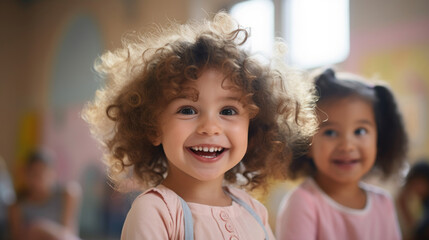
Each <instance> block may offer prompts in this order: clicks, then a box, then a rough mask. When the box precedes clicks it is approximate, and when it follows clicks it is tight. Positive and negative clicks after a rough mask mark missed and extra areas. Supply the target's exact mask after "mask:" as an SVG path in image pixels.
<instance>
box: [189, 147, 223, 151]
mask: <svg viewBox="0 0 429 240" xmlns="http://www.w3.org/2000/svg"><path fill="white" fill-rule="evenodd" d="M191 149H192V150H194V151H200V152H201V151H202V152H220V151H222V149H223V148H221V147H200V146H198V147H197V146H194V147H191Z"/></svg>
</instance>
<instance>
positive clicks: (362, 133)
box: [355, 128, 368, 135]
mask: <svg viewBox="0 0 429 240" xmlns="http://www.w3.org/2000/svg"><path fill="white" fill-rule="evenodd" d="M366 133H368V131H367V130H366V129H365V128H358V129H356V130H355V134H356V135H365V134H366Z"/></svg>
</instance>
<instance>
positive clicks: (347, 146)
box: [338, 136, 356, 152]
mask: <svg viewBox="0 0 429 240" xmlns="http://www.w3.org/2000/svg"><path fill="white" fill-rule="evenodd" d="M338 149H339V150H340V151H342V152H351V151H354V150H355V149H356V144H355V142H354V140H353V137H351V136H343V137H342V138H341V139H340V144H339V146H338Z"/></svg>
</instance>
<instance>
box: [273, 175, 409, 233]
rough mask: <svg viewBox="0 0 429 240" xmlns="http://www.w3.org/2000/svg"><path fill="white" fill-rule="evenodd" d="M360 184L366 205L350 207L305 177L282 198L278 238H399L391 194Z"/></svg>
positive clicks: (278, 219)
mask: <svg viewBox="0 0 429 240" xmlns="http://www.w3.org/2000/svg"><path fill="white" fill-rule="evenodd" d="M360 186H361V188H362V189H363V190H364V191H365V192H366V195H367V202H366V206H365V207H364V208H363V209H351V208H348V207H345V206H342V205H340V204H339V203H337V202H335V201H334V200H333V199H332V198H330V197H329V196H328V195H326V194H325V193H324V192H323V191H322V190H321V189H320V188H319V187H318V186H317V184H316V183H315V181H314V180H313V179H311V178H309V179H307V180H306V181H304V182H303V183H302V184H301V185H300V186H299V187H298V188H297V189H295V190H293V191H292V192H290V193H289V194H288V195H287V196H286V197H285V199H284V200H283V202H282V204H281V206H280V210H279V213H278V216H277V223H276V237H277V239H279V240H283V239H288V240H294V239H299V240H303V239H305V240H311V239H329V240H335V239H348V240H355V239H356V240H362V239H385V240H396V239H401V235H400V230H399V225H398V221H397V217H396V212H395V208H394V204H393V201H392V198H391V197H390V195H389V194H388V193H387V192H386V191H384V190H382V189H380V188H378V187H375V186H372V185H368V184H364V183H361V185H360Z"/></svg>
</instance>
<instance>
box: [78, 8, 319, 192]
mask: <svg viewBox="0 0 429 240" xmlns="http://www.w3.org/2000/svg"><path fill="white" fill-rule="evenodd" d="M247 37H248V32H247V31H246V30H245V29H243V28H240V27H239V26H238V25H237V23H236V22H235V21H233V19H232V18H231V17H230V16H229V15H228V14H226V13H223V12H220V13H218V14H216V15H215V16H214V18H213V20H212V21H204V22H191V23H188V24H184V25H179V24H176V23H171V24H170V26H169V27H167V28H164V29H159V30H158V32H157V33H156V34H150V35H146V36H142V35H137V38H133V40H131V39H130V38H127V39H125V40H124V41H123V47H122V48H120V49H118V50H116V51H114V52H107V53H105V54H104V55H103V56H101V58H100V59H99V60H100V61H98V62H97V63H96V65H95V68H96V70H98V72H100V73H103V74H106V76H107V77H108V78H109V81H108V82H107V83H106V86H105V87H104V88H103V89H101V90H98V91H97V92H96V96H95V99H94V101H93V102H90V103H88V104H87V105H86V107H85V108H84V110H83V114H82V115H83V118H84V119H85V120H86V121H87V122H88V123H89V124H90V128H91V132H92V134H93V135H94V136H95V137H96V138H97V139H98V140H99V141H100V142H101V143H102V145H103V146H104V147H105V150H106V151H105V156H104V158H105V160H106V163H107V164H108V167H109V176H110V178H111V179H112V180H113V183H115V184H116V186H119V185H120V184H121V182H122V180H123V179H124V178H132V179H134V180H138V182H139V183H140V184H142V185H143V186H144V187H151V186H156V185H158V184H160V183H161V182H162V181H163V179H164V178H165V177H166V174H167V172H168V162H167V159H166V156H165V154H164V152H163V148H162V145H161V146H154V145H153V140H154V139H155V138H156V137H158V135H159V129H160V126H159V125H158V124H159V121H158V118H159V116H160V114H161V113H162V111H163V110H164V109H165V107H166V106H167V105H168V104H169V102H170V101H171V100H173V99H174V98H176V97H177V96H179V95H180V94H183V91H184V88H183V86H184V84H185V83H187V82H188V81H194V80H196V79H197V78H198V77H199V76H200V75H201V73H202V72H203V71H204V70H206V69H208V68H211V69H216V70H219V71H221V72H222V73H223V74H224V75H225V77H226V78H228V79H229V80H231V82H232V83H234V85H236V87H238V88H239V89H241V91H242V98H241V99H242V100H241V101H242V102H243V104H244V106H245V107H246V108H247V109H248V110H249V111H250V113H251V119H250V124H249V135H248V148H247V152H246V154H245V156H244V157H243V159H242V161H241V163H240V164H238V165H236V166H235V167H234V168H232V169H230V170H229V171H228V172H226V173H225V177H224V178H225V181H226V182H228V183H237V177H238V176H239V175H241V176H244V179H246V180H247V181H245V182H244V183H242V184H241V185H243V186H245V187H247V188H249V189H253V188H255V187H261V186H266V184H267V180H268V178H274V179H284V178H285V177H286V172H287V166H288V163H289V161H290V160H291V159H292V158H297V157H299V156H301V155H302V154H304V153H305V152H306V150H307V148H308V144H309V139H310V137H311V136H312V135H313V133H314V131H315V128H316V126H317V122H316V118H315V114H314V103H315V99H314V97H313V96H314V95H313V93H314V89H313V86H312V84H311V81H310V79H308V78H306V77H304V74H302V73H301V72H298V71H296V70H292V69H289V68H287V66H286V65H285V63H284V59H283V56H278V57H274V58H273V60H272V61H271V62H270V64H267V65H263V64H261V63H260V62H259V61H257V60H256V59H255V58H253V57H251V56H250V55H249V54H248V52H247V51H246V50H244V49H243V47H242V46H241V45H242V44H243V43H244V42H245V41H246V40H247ZM283 49H285V48H284V46H283V45H282V44H281V43H278V44H277V52H284V51H283ZM278 55H281V54H278Z"/></svg>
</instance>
